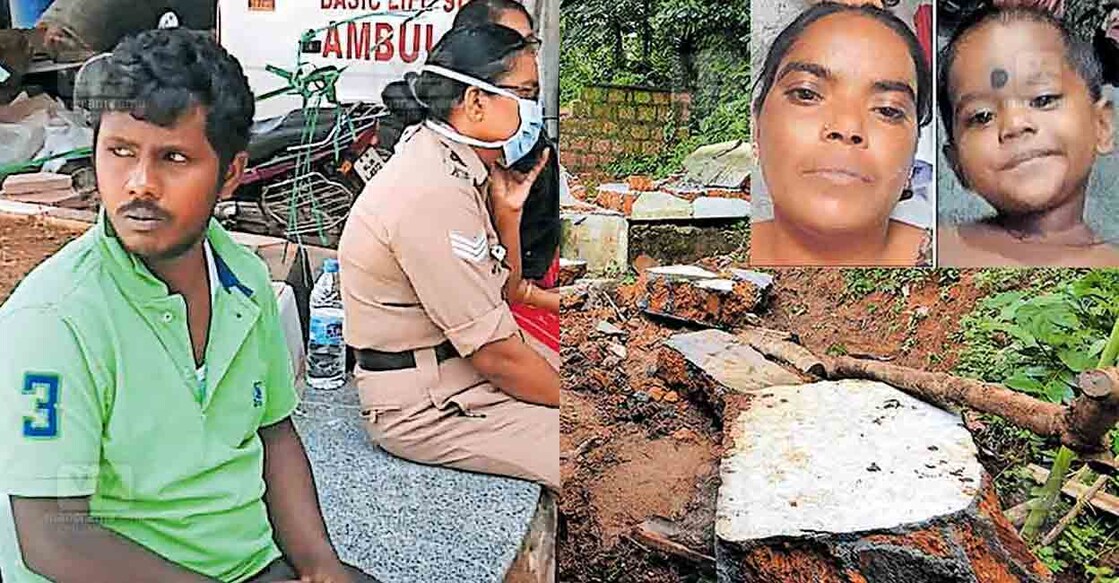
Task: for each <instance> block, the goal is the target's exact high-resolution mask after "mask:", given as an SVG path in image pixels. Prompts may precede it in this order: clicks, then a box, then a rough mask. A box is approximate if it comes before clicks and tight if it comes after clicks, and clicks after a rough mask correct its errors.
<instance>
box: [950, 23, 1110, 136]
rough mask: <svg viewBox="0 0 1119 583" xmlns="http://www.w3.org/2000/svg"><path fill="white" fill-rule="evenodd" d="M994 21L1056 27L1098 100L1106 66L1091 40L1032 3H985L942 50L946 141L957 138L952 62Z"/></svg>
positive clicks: (1072, 63)
mask: <svg viewBox="0 0 1119 583" xmlns="http://www.w3.org/2000/svg"><path fill="white" fill-rule="evenodd" d="M991 22H997V23H999V24H1009V23H1011V22H1036V23H1038V24H1044V25H1048V26H1051V27H1053V29H1054V30H1056V31H1057V32H1058V33H1059V34H1060V35H1061V41H1062V42H1063V43H1064V45H1065V60H1066V61H1067V62H1068V64H1069V65H1070V66H1071V67H1072V68H1073V69H1075V70H1076V73H1077V74H1078V75H1080V78H1081V79H1083V80H1084V83H1085V84H1086V85H1087V86H1088V93H1089V95H1091V96H1092V100H1093V101H1099V99H1100V97H1101V96H1102V95H1103V69H1102V67H1101V66H1100V62H1099V59H1097V58H1096V54H1095V52H1094V51H1093V49H1092V45H1091V44H1089V43H1087V42H1085V41H1082V40H1080V39H1078V38H1076V37H1074V36H1073V35H1072V33H1071V32H1069V30H1068V28H1067V27H1066V26H1065V25H1064V24H1062V23H1061V21H1060V19H1058V18H1057V17H1055V16H1053V15H1052V14H1051V13H1049V12H1047V11H1045V10H1041V9H1039V8H1030V7H1012V8H998V7H996V6H989V5H988V6H984V7H982V8H980V9H979V10H976V11H974V12H971V13H970V14H967V15H966V16H964V17H963V19H962V20H961V21H960V24H959V26H957V27H956V28H955V30H953V31H952V36H951V37H950V38H949V40H948V44H947V45H945V47H944V49H943V50H941V51H940V57H939V58H938V59H937V63H938V65H937V66H938V67H939V68H940V70H939V71H938V73H939V75H940V76H939V78H938V79H937V88H936V98H937V109H938V110H939V111H940V121H941V122H943V123H944V135H945V139H944V143H946V144H951V143H953V141H954V138H955V135H954V134H953V130H954V129H955V127H954V126H955V120H954V119H953V118H954V115H953V110H954V109H955V105H953V102H952V97H953V95H952V92H951V91H950V89H951V88H950V87H949V86H948V76H949V75H950V74H951V73H952V65H953V64H954V63H955V62H956V51H957V49H958V48H959V44H960V42H961V41H962V40H963V39H964V37H966V36H967V35H968V34H970V33H972V32H974V31H975V30H978V29H979V28H981V27H982V26H984V25H986V24H988V23H991Z"/></svg>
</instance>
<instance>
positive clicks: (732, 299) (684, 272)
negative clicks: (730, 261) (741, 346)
mask: <svg viewBox="0 0 1119 583" xmlns="http://www.w3.org/2000/svg"><path fill="white" fill-rule="evenodd" d="M645 278H646V279H645V289H644V293H643V294H642V296H641V298H640V299H639V300H638V306H639V307H640V308H641V309H642V310H644V311H645V312H647V313H650V314H654V315H657V316H664V317H669V318H675V319H679V320H686V321H689V322H694V323H697V324H701V325H705V326H713V327H720V328H734V327H737V326H742V325H745V324H749V323H752V322H755V321H756V316H754V315H753V312H754V311H756V310H757V309H758V308H759V307H760V306H761V305H762V304H763V303H764V301H765V292H764V290H763V289H762V288H759V287H758V286H756V285H755V284H754V283H753V282H752V281H749V280H747V279H728V278H721V277H720V276H719V275H718V274H715V273H712V272H710V271H707V270H705V269H702V268H699V267H695V266H687V265H676V266H669V267H656V268H651V269H649V270H647V271H646V274H645Z"/></svg>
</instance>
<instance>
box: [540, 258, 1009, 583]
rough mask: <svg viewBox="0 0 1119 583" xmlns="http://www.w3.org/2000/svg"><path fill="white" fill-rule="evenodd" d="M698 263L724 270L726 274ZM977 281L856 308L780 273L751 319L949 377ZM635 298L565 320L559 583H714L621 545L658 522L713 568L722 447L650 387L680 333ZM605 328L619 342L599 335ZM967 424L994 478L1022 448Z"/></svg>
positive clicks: (840, 278)
mask: <svg viewBox="0 0 1119 583" xmlns="http://www.w3.org/2000/svg"><path fill="white" fill-rule="evenodd" d="M700 264H701V265H704V266H705V267H708V268H709V269H712V270H719V269H720V268H724V267H727V265H726V264H725V261H715V260H711V261H706V262H703V261H701V262H700ZM974 275H975V273H974V272H970V271H962V272H960V277H959V279H958V280H950V281H947V282H941V281H938V280H937V279H936V278H929V279H928V280H925V281H922V282H918V283H915V284H912V285H911V286H909V287H908V288H903V289H902V290H901V292H899V293H897V294H892V295H891V294H887V293H883V292H875V293H872V294H870V295H867V296H865V297H858V298H853V297H848V296H847V295H846V294H845V282H844V272H843V271H840V270H809V269H803V270H796V269H792V270H782V271H780V272H778V273H776V274H775V283H774V287H773V289H772V290H771V291H770V294H769V296H770V298H771V299H770V301H769V303H768V306H767V307H766V308H765V309H762V310H759V316H760V317H761V324H762V325H763V326H766V327H769V328H774V329H779V330H786V331H789V332H792V333H794V334H795V335H796V336H797V337H798V338H799V340H800V342H801V343H802V344H803V345H804V346H805V347H806V348H808V349H809V350H811V351H813V352H815V353H817V354H825V353H832V354H835V353H847V354H851V355H856V356H872V357H876V358H881V359H883V360H889V361H891V362H893V363H896V364H899V365H903V366H910V367H915V368H922V369H925V370H930V371H944V372H947V371H950V370H951V369H952V367H953V366H954V365H955V363H956V360H957V358H958V351H959V350H960V348H961V347H960V346H959V344H958V343H957V342H955V341H953V340H952V338H951V336H952V334H953V333H954V332H955V331H956V330H957V329H958V325H959V321H960V319H961V317H963V316H964V315H965V314H967V313H969V312H971V311H972V310H973V309H974V308H975V307H976V304H977V303H978V302H979V300H980V299H982V297H983V296H984V295H985V293H984V292H983V291H981V290H980V289H978V287H977V285H976V283H975V280H974ZM642 291H643V290H642V289H641V282H638V283H636V284H631V285H622V286H620V287H618V288H617V289H615V290H613V291H612V292H592V293H590V294H589V295H588V297H587V299H586V301H585V303H584V304H583V305H575V306H571V307H570V308H569V309H566V310H565V311H564V314H563V324H562V330H563V349H562V355H563V366H564V368H563V370H564V373H565V374H564V378H563V405H562V417H561V418H562V424H561V435H562V437H561V444H560V445H561V456H562V467H563V477H564V496H563V501H562V503H561V515H562V517H563V521H564V528H563V529H561V533H560V538H559V543H558V544H559V545H560V549H561V552H560V577H559V579H560V580H562V581H573V582H578V581H650V582H654V583H661V582H670V581H671V582H676V581H688V582H690V581H714V575H713V573H712V571H711V570H710V569H708V568H707V567H705V566H698V565H696V564H694V563H690V562H687V561H686V560H683V559H679V558H672V557H668V556H666V555H664V554H661V553H660V552H658V551H653V550H648V549H644V548H642V547H641V546H639V545H638V544H637V543H635V542H634V541H633V540H632V539H629V538H627V536H626V534H627V533H628V532H629V531H630V530H631V529H632V528H633V527H634V526H635V525H637V524H639V523H641V522H642V521H643V520H645V519H647V518H650V517H653V516H662V517H665V518H668V519H671V520H673V521H675V522H676V523H677V526H679V527H681V530H683V531H684V532H685V535H684V536H683V537H682V540H677V541H676V542H681V543H684V544H686V545H687V546H689V547H691V548H692V549H693V550H696V551H698V552H701V553H704V554H707V555H709V556H713V555H714V552H713V548H714V538H713V537H714V532H713V526H712V525H713V518H714V506H715V499H716V492H717V489H718V459H719V455H720V451H721V448H720V442H721V440H722V435H721V434H720V431H719V429H718V427H717V424H716V423H715V420H714V419H713V417H712V415H711V414H710V412H709V411H707V410H706V409H704V408H703V407H702V405H700V404H696V403H692V402H690V401H689V400H688V399H686V398H685V396H684V395H679V394H677V393H674V392H671V391H670V390H669V389H668V387H666V386H665V384H664V382H663V381H661V380H660V379H659V378H658V376H657V358H656V354H657V350H656V348H657V346H658V344H659V343H660V342H662V341H663V340H664V339H666V338H668V337H669V336H671V335H673V334H675V333H679V332H682V331H687V330H689V329H691V328H689V327H686V326H681V325H680V324H677V323H673V322H668V321H665V320H660V319H656V318H651V317H649V316H646V315H643V314H641V313H640V311H639V310H638V309H637V307H636V305H635V304H636V300H637V299H638V298H639V297H640V295H641V293H642ZM603 321H606V322H609V323H611V324H613V325H614V326H617V327H618V328H620V329H622V330H623V331H624V332H625V335H624V336H610V335H608V334H606V333H603V332H599V331H597V330H596V327H597V326H599V323H600V322H603ZM619 347H624V358H623V357H622V356H620V355H621V354H622V353H623V351H622V350H621V349H620V348H619ZM977 423H978V424H977V425H976V426H975V429H977V430H978V431H977V432H976V433H975V435H976V440H977V443H978V445H979V447H980V451H981V452H982V455H981V461H982V462H983V463H984V465H985V466H986V467H987V469H988V471H989V472H991V475H997V474H998V473H999V472H1000V471H1001V470H1003V469H1005V467H1006V466H1007V465H1009V464H1010V460H1012V459H1014V458H1016V457H1018V455H1019V454H1020V453H1021V451H1020V450H1021V447H1022V446H1023V444H1022V443H1017V442H1015V441H1014V440H1012V439H1007V438H1006V432H1005V431H998V430H997V429H998V428H988V427H987V426H986V425H983V424H982V423H979V422H977ZM1002 505H1003V507H1004V508H1005V507H1008V506H1009V505H1008V504H1007V503H1006V501H1005V500H1004V501H1002Z"/></svg>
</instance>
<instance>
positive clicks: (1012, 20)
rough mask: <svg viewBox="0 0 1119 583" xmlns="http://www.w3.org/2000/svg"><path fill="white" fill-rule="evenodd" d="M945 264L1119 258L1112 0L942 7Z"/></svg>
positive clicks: (1085, 262) (1109, 261) (1118, 61)
mask: <svg viewBox="0 0 1119 583" xmlns="http://www.w3.org/2000/svg"><path fill="white" fill-rule="evenodd" d="M938 10H939V12H938V28H939V31H938V32H939V43H940V45H941V50H940V53H939V58H938V67H939V71H938V76H937V84H938V87H937V88H938V99H937V101H938V103H937V106H938V109H939V114H940V122H941V124H942V125H941V130H940V132H939V134H938V135H939V139H938V141H939V144H940V150H941V154H940V155H941V158H940V165H939V169H938V200H939V206H938V220H939V222H940V223H941V227H940V229H939V236H938V250H939V254H938V264H939V265H942V266H947V267H987V266H992V267H993V266H1020V265H1032V266H1064V267H1102V266H1117V265H1119V249H1117V248H1116V246H1115V241H1116V240H1119V221H1117V220H1116V219H1115V217H1116V216H1117V215H1116V211H1119V190H1117V189H1116V186H1117V181H1119V160H1117V158H1116V157H1115V156H1114V155H1113V153H1114V149H1115V138H1114V130H1115V121H1116V118H1115V108H1114V106H1113V102H1114V95H1115V90H1116V89H1115V84H1116V81H1117V78H1116V77H1117V75H1116V74H1115V71H1116V69H1119V50H1117V47H1119V44H1117V42H1116V37H1119V35H1116V34H1114V33H1112V32H1111V28H1112V23H1115V22H1116V18H1114V17H1113V13H1116V12H1119V11H1117V10H1115V7H1113V6H1110V5H1102V6H1100V5H1097V4H1096V3H1095V2H1087V1H1083V0H1070V1H1067V2H1044V3H1038V2H994V3H993V4H992V3H988V2H963V3H958V2H957V3H943V4H940V5H938Z"/></svg>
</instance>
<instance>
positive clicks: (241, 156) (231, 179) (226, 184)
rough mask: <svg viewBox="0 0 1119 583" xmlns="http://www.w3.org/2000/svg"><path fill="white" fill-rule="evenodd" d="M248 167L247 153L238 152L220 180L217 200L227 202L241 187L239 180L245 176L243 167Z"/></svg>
mask: <svg viewBox="0 0 1119 583" xmlns="http://www.w3.org/2000/svg"><path fill="white" fill-rule="evenodd" d="M248 165H249V153H248V152H238V153H237V154H236V155H235V156H233V160H231V161H230V162H229V167H228V168H226V169H225V176H224V177H223V178H222V183H221V190H219V191H218V200H229V199H231V198H233V193H234V192H236V191H237V187H238V186H240V185H241V178H242V177H243V176H244V175H245V167H246V166H248Z"/></svg>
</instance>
